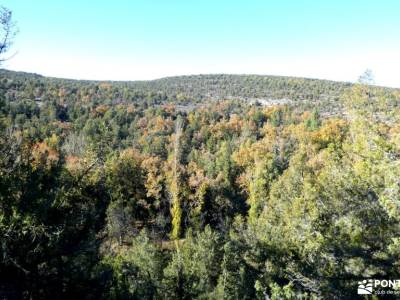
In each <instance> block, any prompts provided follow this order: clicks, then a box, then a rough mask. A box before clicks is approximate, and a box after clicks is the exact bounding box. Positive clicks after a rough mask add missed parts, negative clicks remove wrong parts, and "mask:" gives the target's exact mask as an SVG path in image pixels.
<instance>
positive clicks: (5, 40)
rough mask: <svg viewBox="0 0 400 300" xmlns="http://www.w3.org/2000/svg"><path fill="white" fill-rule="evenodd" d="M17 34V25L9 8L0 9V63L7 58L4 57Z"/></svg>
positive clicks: (2, 7)
mask: <svg viewBox="0 0 400 300" xmlns="http://www.w3.org/2000/svg"><path fill="white" fill-rule="evenodd" d="M16 33H17V29H16V25H15V23H14V21H13V19H12V12H11V10H9V9H8V8H6V7H4V6H1V7H0V63H1V62H3V61H5V60H6V59H7V58H4V57H3V54H4V53H6V52H7V51H8V50H9V49H10V47H11V45H12V42H13V39H14V37H15V35H16Z"/></svg>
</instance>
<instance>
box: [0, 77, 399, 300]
mask: <svg viewBox="0 0 400 300" xmlns="http://www.w3.org/2000/svg"><path fill="white" fill-rule="evenodd" d="M0 74H1V75H2V76H3V78H2V79H1V80H0V243H1V248H0V249H1V253H0V297H2V296H3V294H4V292H3V291H5V290H7V291H10V292H9V293H11V294H9V295H8V294H7V295H6V296H5V297H6V298H7V297H8V296H9V298H11V299H12V298H13V297H14V298H32V299H45V298H46V299H47V298H61V299H64V298H78V299H81V298H82V299H83V298H88V299H94V298H95V299H97V298H104V299H265V298H266V297H268V298H269V299H325V298H327V299H353V298H354V297H355V295H356V283H357V281H359V280H360V279H364V278H398V277H399V276H400V266H399V263H398V261H400V260H399V259H400V250H399V249H400V248H399V245H400V242H399V241H400V236H399V232H400V228H399V227H400V218H399V215H400V214H399V213H400V209H399V208H400V204H399V199H400V188H399V183H398V178H399V177H400V167H399V166H400V161H399V157H400V119H399V115H400V114H399V109H398V107H399V106H398V101H399V99H400V93H399V92H398V91H396V90H391V89H383V88H379V87H373V86H366V85H359V84H357V85H354V86H353V87H352V89H351V90H350V89H349V87H350V86H349V85H347V84H341V83H334V82H326V81H318V80H304V79H295V78H280V77H264V76H229V75H212V76H211V75H210V76H189V77H180V78H167V79H161V80H158V81H153V82H151V83H149V82H141V83H140V82H134V83H128V82H117V83H109V82H84V81H69V80H62V79H50V78H45V77H41V76H38V75H31V74H20V73H12V72H8V71H1V72H0ZM225 96H226V97H227V96H229V99H230V100H221V97H225ZM261 97H262V98H264V100H265V99H270V98H274V99H278V100H279V99H282V98H290V100H291V101H292V102H288V103H287V105H285V104H282V103H280V105H272V104H271V103H267V104H268V105H272V106H268V107H266V106H265V103H263V102H262V101H261V100H262V99H261V100H260V99H259V103H258V104H257V105H251V104H249V103H246V101H244V100H246V99H247V98H251V99H255V98H261ZM339 97H340V98H343V100H344V101H343V105H342V104H341V102H338V101H335V100H336V98H339ZM313 100H318V101H315V102H314V101H313ZM251 101H253V100H251ZM266 101H267V100H266ZM268 101H270V100H268ZM263 105H264V106H263ZM343 110H345V111H346V114H342V112H343ZM310 111H311V112H310Z"/></svg>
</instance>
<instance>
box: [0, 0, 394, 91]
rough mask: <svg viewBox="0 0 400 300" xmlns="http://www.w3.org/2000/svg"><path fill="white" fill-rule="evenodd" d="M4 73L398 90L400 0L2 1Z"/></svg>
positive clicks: (79, 77)
mask: <svg viewBox="0 0 400 300" xmlns="http://www.w3.org/2000/svg"><path fill="white" fill-rule="evenodd" d="M0 3H1V4H2V5H4V6H6V7H8V8H10V9H11V10H13V13H14V18H15V20H16V21H17V23H18V27H19V34H18V35H17V37H16V41H15V44H14V46H13V49H12V50H13V51H14V52H17V54H16V55H15V56H14V58H13V59H11V60H9V61H8V62H6V65H5V67H6V68H8V69H13V70H20V71H28V72H36V73H40V74H43V75H49V76H57V77H67V78H77V79H111V80H137V79H153V78H159V77H163V76H171V75H182V74H200V73H202V74H204V73H240V74H244V73H250V74H267V75H287V76H304V77H312V78H323V79H332V80H343V81H355V80H357V78H358V76H359V75H360V74H361V73H362V72H363V71H364V70H365V69H367V68H370V69H372V70H373V72H374V75H375V79H376V83H377V84H381V85H387V86H393V87H400V74H399V73H400V1H399V0H392V1H390V0H380V1H373V0H347V1H345V0H335V1H326V0H304V1H301V0H292V1H290V0H280V1H278V0H276V1H272V0H260V1H257V0H243V1H235V0H131V1H128V0H126V1H122V0H113V1H106V0H104V1H94V0H69V1H62V0H52V1H51V0H36V1H34V0H3V1H1V0H0Z"/></svg>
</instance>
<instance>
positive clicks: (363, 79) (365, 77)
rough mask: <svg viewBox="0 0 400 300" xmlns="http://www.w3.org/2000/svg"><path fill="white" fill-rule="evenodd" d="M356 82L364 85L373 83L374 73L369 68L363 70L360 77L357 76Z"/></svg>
mask: <svg viewBox="0 0 400 300" xmlns="http://www.w3.org/2000/svg"><path fill="white" fill-rule="evenodd" d="M358 82H359V83H361V84H366V85H373V84H375V78H374V74H373V73H372V70H371V69H367V70H365V72H364V73H363V74H361V75H360V77H358Z"/></svg>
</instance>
